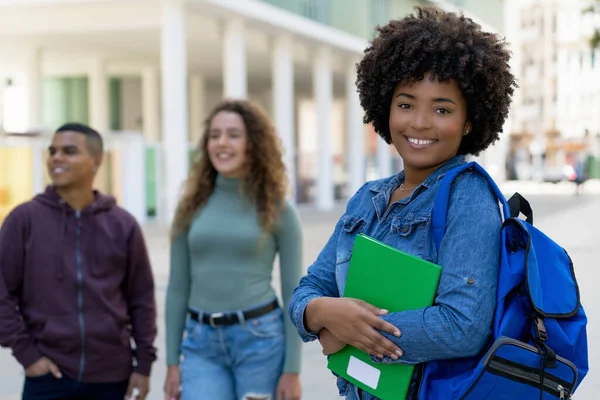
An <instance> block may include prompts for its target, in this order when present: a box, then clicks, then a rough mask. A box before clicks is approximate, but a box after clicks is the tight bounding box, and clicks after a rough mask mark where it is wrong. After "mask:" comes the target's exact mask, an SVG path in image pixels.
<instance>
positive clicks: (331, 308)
mask: <svg viewBox="0 0 600 400" xmlns="http://www.w3.org/2000/svg"><path fill="white" fill-rule="evenodd" d="M387 313H388V311H387V310H381V309H379V308H377V307H375V306H373V305H371V304H369V303H366V302H364V301H362V300H358V299H351V298H344V297H342V298H336V297H320V298H317V299H314V300H312V301H311V302H310V303H309V304H308V306H307V308H306V311H305V318H306V323H307V324H306V325H307V328H308V329H310V330H311V331H313V332H317V331H320V330H322V329H323V328H326V329H327V330H329V332H331V333H332V334H333V336H335V337H336V338H337V339H338V340H339V341H341V342H342V343H347V344H349V345H351V346H354V347H356V348H357V349H359V350H362V351H364V352H366V353H368V354H371V355H374V356H376V357H379V358H383V355H384V354H385V355H387V356H389V357H391V358H393V359H394V360H397V359H398V358H399V357H401V356H402V350H401V349H400V348H399V347H398V346H396V345H395V344H394V343H393V342H392V341H390V340H388V339H386V338H385V336H383V335H382V334H381V333H380V332H379V331H383V332H388V333H389V334H391V335H394V336H396V337H400V331H399V330H398V328H396V327H395V326H394V325H392V324H390V323H389V322H386V321H384V320H383V319H382V318H380V317H381V316H382V315H385V314H387Z"/></svg>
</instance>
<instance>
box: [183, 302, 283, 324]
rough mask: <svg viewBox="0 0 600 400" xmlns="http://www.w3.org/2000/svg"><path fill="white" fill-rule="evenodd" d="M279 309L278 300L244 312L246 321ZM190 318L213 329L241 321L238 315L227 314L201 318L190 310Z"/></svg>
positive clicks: (204, 315) (206, 315)
mask: <svg viewBox="0 0 600 400" xmlns="http://www.w3.org/2000/svg"><path fill="white" fill-rule="evenodd" d="M278 307H279V304H278V303H277V300H273V302H271V303H269V304H266V305H264V306H262V307H258V308H254V309H252V310H248V311H244V312H243V315H244V320H248V319H252V318H258V317H260V316H262V315H265V314H267V313H270V312H271V311H273V310H275V309H277V308H278ZM190 318H192V319H193V320H194V321H196V322H200V321H202V323H204V324H208V325H210V326H212V327H213V328H216V327H218V326H225V325H233V324H238V323H239V322H240V319H239V317H238V314H237V313H227V314H225V313H213V314H206V313H203V314H202V316H200V314H199V313H197V312H196V311H191V310H190Z"/></svg>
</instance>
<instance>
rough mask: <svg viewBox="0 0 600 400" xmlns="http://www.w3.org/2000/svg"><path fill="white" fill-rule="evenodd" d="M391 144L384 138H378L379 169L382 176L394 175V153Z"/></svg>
mask: <svg viewBox="0 0 600 400" xmlns="http://www.w3.org/2000/svg"><path fill="white" fill-rule="evenodd" d="M390 151H391V149H390V145H389V144H387V143H386V142H385V141H384V140H383V139H382V138H380V137H378V138H377V169H378V172H379V177H380V178H386V177H388V176H390V175H392V153H390Z"/></svg>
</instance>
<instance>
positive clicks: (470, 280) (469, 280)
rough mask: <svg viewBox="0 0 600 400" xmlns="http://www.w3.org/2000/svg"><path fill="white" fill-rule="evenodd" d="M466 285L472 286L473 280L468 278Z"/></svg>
mask: <svg viewBox="0 0 600 400" xmlns="http://www.w3.org/2000/svg"><path fill="white" fill-rule="evenodd" d="M467 283H468V284H469V285H472V284H474V283H475V279H473V278H469V279H467Z"/></svg>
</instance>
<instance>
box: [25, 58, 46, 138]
mask: <svg viewBox="0 0 600 400" xmlns="http://www.w3.org/2000/svg"><path fill="white" fill-rule="evenodd" d="M26 72H27V130H28V131H37V130H40V129H42V123H43V121H42V120H43V114H42V104H43V94H42V90H43V73H42V50H41V49H39V48H35V49H32V50H31V51H30V52H29V54H28V57H27V71H26Z"/></svg>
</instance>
